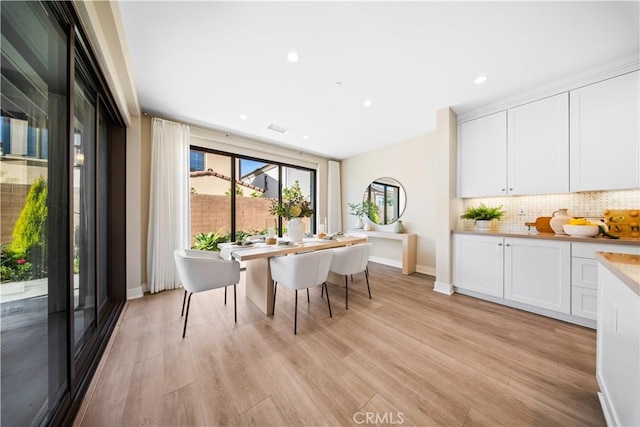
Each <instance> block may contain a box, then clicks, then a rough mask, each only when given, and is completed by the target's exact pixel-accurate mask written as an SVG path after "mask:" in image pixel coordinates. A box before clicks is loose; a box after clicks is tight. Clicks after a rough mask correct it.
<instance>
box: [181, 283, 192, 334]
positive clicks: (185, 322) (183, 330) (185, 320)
mask: <svg viewBox="0 0 640 427" xmlns="http://www.w3.org/2000/svg"><path fill="white" fill-rule="evenodd" d="M191 295H193V292H191V293H190V294H189V301H187V315H186V316H184V328H183V329H182V338H184V335H185V334H186V333H187V320H188V319H189V307H190V306H191Z"/></svg>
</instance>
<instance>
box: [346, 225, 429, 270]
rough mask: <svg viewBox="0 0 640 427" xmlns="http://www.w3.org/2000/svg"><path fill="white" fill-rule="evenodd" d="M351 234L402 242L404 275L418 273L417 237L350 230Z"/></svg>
mask: <svg viewBox="0 0 640 427" xmlns="http://www.w3.org/2000/svg"><path fill="white" fill-rule="evenodd" d="M349 233H350V234H362V235H365V236H367V237H373V238H375V239H389V240H400V241H402V274H405V275H408V274H411V273H415V272H416V248H417V241H418V239H417V236H416V235H415V234H409V233H391V232H388V231H366V230H350V231H349Z"/></svg>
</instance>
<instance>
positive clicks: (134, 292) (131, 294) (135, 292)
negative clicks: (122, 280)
mask: <svg viewBox="0 0 640 427" xmlns="http://www.w3.org/2000/svg"><path fill="white" fill-rule="evenodd" d="M142 295H144V294H143V293H142V286H138V287H137V288H128V289H127V301H128V300H131V299H136V298H142Z"/></svg>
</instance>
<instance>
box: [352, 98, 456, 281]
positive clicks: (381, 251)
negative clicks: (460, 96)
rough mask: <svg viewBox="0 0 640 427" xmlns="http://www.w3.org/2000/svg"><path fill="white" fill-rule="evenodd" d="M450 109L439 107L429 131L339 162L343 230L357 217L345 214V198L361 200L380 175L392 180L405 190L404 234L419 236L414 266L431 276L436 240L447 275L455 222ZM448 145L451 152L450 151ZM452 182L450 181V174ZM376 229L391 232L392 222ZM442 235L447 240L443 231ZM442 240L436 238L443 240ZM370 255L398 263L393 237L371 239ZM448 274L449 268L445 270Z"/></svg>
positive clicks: (395, 243) (353, 225)
mask: <svg viewBox="0 0 640 427" xmlns="http://www.w3.org/2000/svg"><path fill="white" fill-rule="evenodd" d="M455 125H456V119H455V113H453V111H451V110H450V109H444V110H441V111H439V112H438V117H437V128H436V130H435V131H434V132H432V133H429V134H426V135H421V136H417V137H415V138H412V139H409V140H406V141H402V142H398V143H396V144H393V145H390V146H387V147H383V148H380V149H378V150H374V151H370V152H368V153H364V154H361V155H358V156H354V157H350V158H348V159H345V160H343V161H342V171H341V175H342V200H343V204H344V206H343V211H342V212H343V223H344V227H343V228H344V229H345V230H344V231H347V230H351V229H353V228H354V227H355V223H356V218H355V217H354V216H351V215H349V209H348V207H347V203H353V202H358V201H361V200H362V195H363V192H364V190H365V188H366V187H367V186H368V185H369V183H370V182H371V181H373V180H374V179H376V178H379V177H391V178H395V179H397V180H398V181H399V182H400V183H401V184H402V186H403V187H404V189H405V191H406V193H407V206H406V209H405V212H404V214H403V215H402V220H403V223H404V225H405V228H406V229H407V232H408V233H413V234H416V235H417V236H418V254H417V264H418V271H419V272H422V273H425V274H431V275H436V248H438V250H440V245H441V244H442V245H443V246H442V248H443V250H444V251H445V253H444V255H445V258H447V261H446V262H444V261H443V263H442V266H441V267H440V269H441V274H442V275H443V278H444V279H443V280H450V279H449V278H448V277H447V276H446V274H447V273H446V272H447V271H450V262H449V258H450V256H449V254H448V252H447V251H448V250H449V249H448V248H449V243H448V241H449V240H450V239H449V230H450V229H451V228H452V225H451V223H453V226H455V220H453V221H452V217H453V218H454V219H455V216H456V215H457V211H455V212H453V211H452V210H451V209H452V206H453V208H454V209H457V208H456V205H455V204H453V205H452V204H451V199H452V198H453V197H454V195H453V194H454V193H452V191H451V190H452V189H455V157H454V159H452V158H451V156H452V155H453V156H455V145H456V134H455ZM452 150H453V153H452ZM452 178H453V182H452V183H451V182H450V181H451V179H452ZM375 229H376V230H379V231H391V232H392V231H393V225H386V226H381V225H376V226H375ZM445 234H446V236H447V237H446V239H444V238H443V236H444V235H445ZM443 239H444V240H446V242H441V241H442V240H443ZM371 241H372V242H373V243H374V245H373V249H372V256H373V257H379V258H385V259H388V260H390V261H391V262H393V261H395V262H396V263H398V262H399V261H400V259H401V257H400V246H399V242H397V241H387V240H382V239H371ZM448 274H450V273H448Z"/></svg>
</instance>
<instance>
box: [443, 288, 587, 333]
mask: <svg viewBox="0 0 640 427" xmlns="http://www.w3.org/2000/svg"><path fill="white" fill-rule="evenodd" d="M454 291H455V292H456V293H458V294H462V295H467V296H470V297H474V298H478V299H482V300H485V301H490V302H493V303H496V304H500V305H505V306H507V307H511V308H517V309H518V310H524V311H528V312H530V313H535V314H539V315H541V316H545V317H551V318H553V319H557V320H562V321H563V322H569V323H573V324H575V325H580V326H584V327H585V328H591V329H596V327H597V325H598V323H597V322H596V321H595V320H591V319H585V318H583V317H578V316H572V315H570V314H565V313H559V312H557V311H553V310H549V309H546V308H540V307H535V306H532V305H529V304H524V303H521V302H518V301H511V300H508V299H505V298H499V297H494V296H491V295H485V294H482V293H480V292H475V291H470V290H468V289H464V288H459V287H457V286H454Z"/></svg>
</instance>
